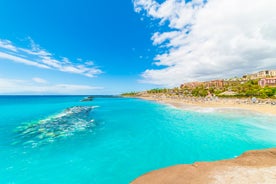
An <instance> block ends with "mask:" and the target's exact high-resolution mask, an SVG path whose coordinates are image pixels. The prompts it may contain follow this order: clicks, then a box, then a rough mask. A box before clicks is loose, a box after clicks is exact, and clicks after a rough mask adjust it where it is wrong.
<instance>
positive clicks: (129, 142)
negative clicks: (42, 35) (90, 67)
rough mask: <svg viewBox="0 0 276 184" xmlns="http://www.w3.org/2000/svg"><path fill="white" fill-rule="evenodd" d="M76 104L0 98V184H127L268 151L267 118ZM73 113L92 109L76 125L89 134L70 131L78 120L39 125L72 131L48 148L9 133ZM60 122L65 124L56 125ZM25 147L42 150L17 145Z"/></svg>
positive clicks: (64, 99) (75, 99)
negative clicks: (151, 174)
mask: <svg viewBox="0 0 276 184" xmlns="http://www.w3.org/2000/svg"><path fill="white" fill-rule="evenodd" d="M81 99H83V97H82V96H50V97H49V96H36V97H34V96H28V97H26V96H25V97H20V96H17V97H7V96H6V97H5V96H4V97H0V112H1V113H0V132H1V134H0V163H1V164H0V183H99V184H105V183H119V184H121V183H129V182H130V181H131V180H133V179H135V178H136V177H138V176H139V175H141V174H144V173H145V172H148V171H151V170H155V169H159V168H162V167H167V166H171V165H175V164H181V163H193V162H195V161H211V160H220V159H226V158H233V157H235V156H237V155H239V154H241V153H242V152H244V151H246V150H250V149H262V148H269V147H275V146H276V136H275V135H276V120H275V117H272V116H260V115H259V114H254V113H249V112H241V111H239V112H237V111H229V112H226V111H227V110H224V111H223V112H217V111H213V110H212V111H204V110H203V111H185V110H179V109H176V108H173V107H170V106H166V105H162V104H157V103H154V102H149V101H144V100H140V99H131V98H103V97H98V98H94V100H93V101H91V102H80V100H81ZM75 106H86V107H94V106H98V108H93V109H92V110H91V111H90V112H89V114H88V115H87V116H86V117H85V118H81V120H80V122H81V123H83V124H84V125H88V124H89V123H87V122H89V121H91V122H93V126H85V128H83V127H82V129H79V127H80V126H79V125H80V124H79V123H77V124H76V123H72V121H74V122H75V121H78V120H79V116H78V115H77V116H76V115H74V114H73V115H72V116H71V117H70V116H68V117H66V118H65V120H64V119H62V120H60V119H58V120H57V121H55V122H58V123H56V124H51V123H52V122H51V121H49V122H50V123H49V122H47V123H49V124H50V125H51V126H50V125H49V126H45V127H43V128H46V130H47V133H49V132H51V134H50V135H51V136H52V135H56V134H57V132H55V131H56V130H59V131H60V130H61V128H56V127H55V126H59V125H60V122H62V126H65V130H67V129H70V130H74V131H73V134H68V135H67V134H62V135H63V136H52V137H51V141H45V142H44V137H43V136H42V138H41V139H40V138H38V139H33V137H32V136H25V134H20V132H18V131H17V130H18V127H22V125H26V123H27V124H30V123H31V124H34V127H38V126H37V123H39V122H41V121H43V120H45V119H46V120H47V119H49V117H57V116H59V114H61V113H63V112H64V111H65V109H67V108H71V107H75ZM81 117H83V116H81ZM67 118H69V119H70V118H71V119H70V120H68V119H67ZM67 120H68V121H69V122H70V123H68V124H66V125H64V121H67ZM71 120H72V121H71ZM86 121H87V122H86ZM83 124H81V125H83ZM77 125H78V126H77ZM32 127H33V126H32ZM28 128H29V127H27V129H28ZM40 128H41V127H39V128H37V129H32V130H33V131H34V132H35V131H36V130H37V131H39V129H40ZM48 128H49V129H48ZM79 130H81V131H79ZM28 135H29V134H28ZM58 135H59V134H58ZM47 138H48V137H47ZM23 139H24V141H23ZM30 140H32V141H37V142H39V143H40V141H41V142H43V144H24V143H25V142H28V141H30Z"/></svg>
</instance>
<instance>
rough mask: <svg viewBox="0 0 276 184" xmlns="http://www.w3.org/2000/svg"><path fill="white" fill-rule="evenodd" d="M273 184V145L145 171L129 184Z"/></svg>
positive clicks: (275, 164) (275, 158)
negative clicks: (235, 156) (232, 156)
mask: <svg viewBox="0 0 276 184" xmlns="http://www.w3.org/2000/svg"><path fill="white" fill-rule="evenodd" d="M148 183H150V184H170V183H173V184H203V183H204V184H221V183H223V184H241V183H250V184H273V183H276V148H273V149H266V150H257V151H248V152H245V153H243V154H242V155H241V156H239V157H237V158H234V159H230V160H221V161H216V162H198V163H194V164H185V165H176V166H172V167H168V168H164V169H160V170H157V171H152V172H149V173H147V174H145V175H143V176H141V177H139V178H137V179H135V180H134V181H133V182H132V184H148Z"/></svg>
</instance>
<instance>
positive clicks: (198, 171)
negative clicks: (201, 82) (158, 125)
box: [131, 95, 276, 184]
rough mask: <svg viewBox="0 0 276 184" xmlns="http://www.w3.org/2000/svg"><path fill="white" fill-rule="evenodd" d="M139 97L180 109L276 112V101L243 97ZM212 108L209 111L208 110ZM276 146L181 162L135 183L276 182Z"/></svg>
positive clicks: (133, 183) (266, 113) (275, 113)
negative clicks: (209, 158)
mask: <svg viewBox="0 0 276 184" xmlns="http://www.w3.org/2000/svg"><path fill="white" fill-rule="evenodd" d="M137 97H138V98H141V99H144V100H150V101H155V102H158V103H164V104H167V105H171V106H174V107H176V108H179V109H185V110H192V111H193V110H197V109H207V110H208V109H210V108H211V109H215V110H221V109H222V110H224V111H225V112H227V111H228V110H233V109H234V110H242V111H244V110H246V111H249V112H250V113H258V114H260V115H267V116H270V115H272V116H275V115H276V105H273V104H272V103H271V102H273V103H274V102H275V100H272V101H270V102H269V103H267V102H265V101H258V102H257V103H253V102H251V100H250V99H240V98H216V99H204V98H193V97H190V98H179V97H177V96H172V97H167V96H164V95H140V96H137ZM207 112H209V111H207ZM275 173H276V148H271V149H264V150H255V151H253V150H251V151H247V152H245V153H243V154H242V155H241V156H238V157H237V158H232V159H227V160H220V161H213V162H196V163H194V164H180V165H175V166H170V167H167V168H161V169H158V170H155V171H150V172H148V173H145V174H144V175H142V176H139V177H138V178H136V179H135V180H134V181H132V182H131V183H132V184H144V183H153V184H154V183H156V184H157V183H158V184H159V183H164V184H165V183H175V184H178V183H179V184H180V183H181V184H185V183H187V184H188V183H189V184H202V183H208V184H219V183H226V184H227V183H232V184H239V183H255V184H257V183H264V184H270V183H276V174H275Z"/></svg>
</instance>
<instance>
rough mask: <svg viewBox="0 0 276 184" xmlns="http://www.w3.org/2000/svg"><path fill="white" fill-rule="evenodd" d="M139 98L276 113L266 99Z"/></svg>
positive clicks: (181, 105) (275, 107)
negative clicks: (259, 100)
mask: <svg viewBox="0 0 276 184" xmlns="http://www.w3.org/2000/svg"><path fill="white" fill-rule="evenodd" d="M137 97H138V98H141V99H144V100H150V101H155V102H159V103H164V104H168V105H172V106H174V107H176V108H180V109H188V108H189V109H192V108H205V109H207V108H214V109H237V110H239V109H241V110H248V111H251V112H255V113H260V114H263V115H274V116H275V115H276V105H272V104H271V103H267V102H265V101H262V102H258V103H252V102H251V101H250V100H249V99H239V98H217V99H215V100H211V99H207V100H206V99H203V98H191V97H190V98H178V97H166V96H158V95H141V96H137Z"/></svg>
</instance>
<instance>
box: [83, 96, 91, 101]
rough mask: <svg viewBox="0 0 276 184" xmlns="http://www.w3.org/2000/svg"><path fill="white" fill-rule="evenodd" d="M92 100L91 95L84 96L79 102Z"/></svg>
mask: <svg viewBox="0 0 276 184" xmlns="http://www.w3.org/2000/svg"><path fill="white" fill-rule="evenodd" d="M92 100H93V96H88V97H85V98H84V99H82V100H81V102H89V101H92Z"/></svg>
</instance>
